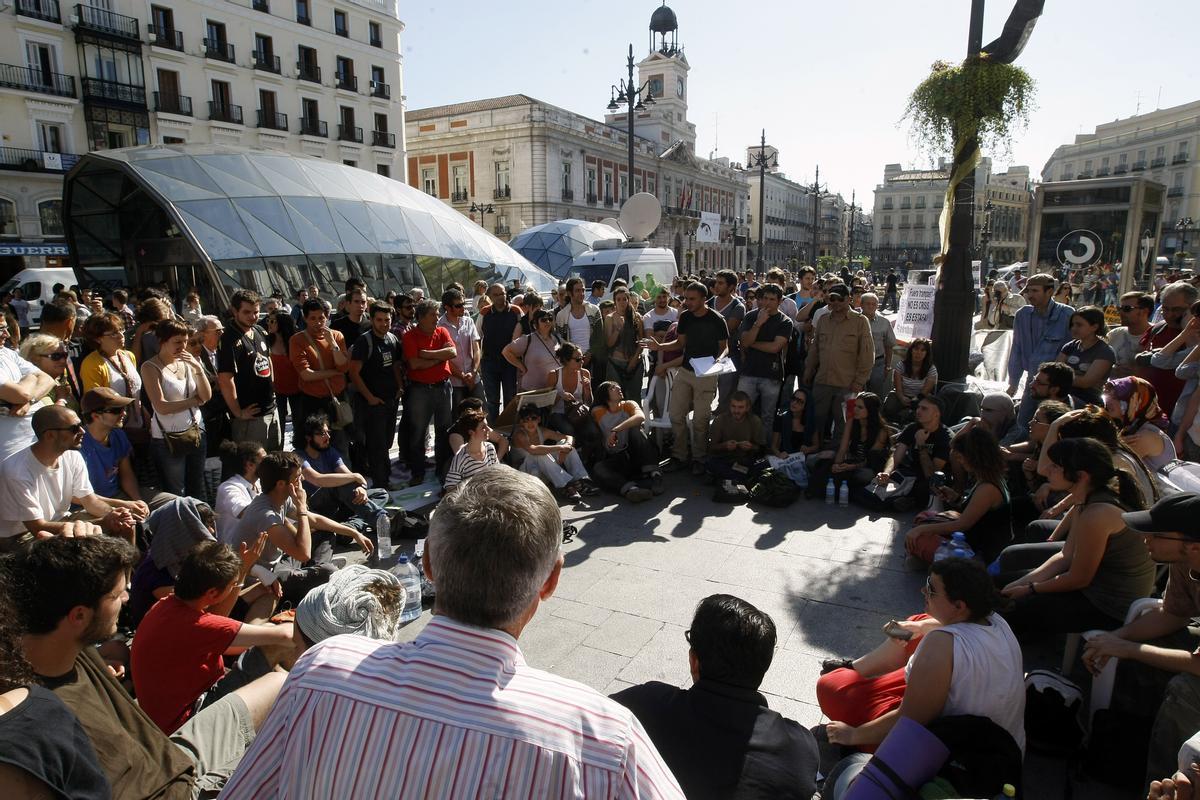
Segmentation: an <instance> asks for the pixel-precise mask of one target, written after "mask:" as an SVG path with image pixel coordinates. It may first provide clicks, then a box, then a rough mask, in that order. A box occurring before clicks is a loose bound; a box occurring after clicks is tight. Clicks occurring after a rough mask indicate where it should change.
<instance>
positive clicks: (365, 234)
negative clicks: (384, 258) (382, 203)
mask: <svg viewBox="0 0 1200 800" xmlns="http://www.w3.org/2000/svg"><path fill="white" fill-rule="evenodd" d="M328 205H329V211H330V213H331V214H332V215H333V224H334V225H335V226H336V227H337V232H338V236H339V237H340V238H341V240H342V247H343V248H344V249H345V252H347V253H378V252H379V242H377V241H375V230H374V228H373V226H372V225H371V220H370V217H368V216H367V206H366V204H365V203H362V202H359V201H357V200H330V201H328Z"/></svg>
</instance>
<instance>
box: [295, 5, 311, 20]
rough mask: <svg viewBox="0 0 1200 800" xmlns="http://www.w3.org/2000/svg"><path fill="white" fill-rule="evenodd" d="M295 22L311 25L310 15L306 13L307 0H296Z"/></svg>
mask: <svg viewBox="0 0 1200 800" xmlns="http://www.w3.org/2000/svg"><path fill="white" fill-rule="evenodd" d="M296 22H299V23H300V24H301V25H312V16H311V15H310V14H309V13H308V0H296Z"/></svg>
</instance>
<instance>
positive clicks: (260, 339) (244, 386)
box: [217, 323, 275, 417]
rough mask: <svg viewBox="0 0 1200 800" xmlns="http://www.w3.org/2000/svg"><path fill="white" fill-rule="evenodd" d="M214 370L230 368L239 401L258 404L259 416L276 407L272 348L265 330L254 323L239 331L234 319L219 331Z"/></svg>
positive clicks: (227, 369)
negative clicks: (272, 378) (219, 341)
mask: <svg viewBox="0 0 1200 800" xmlns="http://www.w3.org/2000/svg"><path fill="white" fill-rule="evenodd" d="M217 372H218V373H221V372H232V373H233V386H234V388H235V389H237V400H238V405H239V406H241V407H242V408H245V407H246V406H252V405H257V406H258V416H260V417H261V416H263V415H264V414H266V413H268V412H270V411H271V410H272V409H274V408H275V387H274V385H273V384H272V383H271V348H270V347H269V346H268V345H267V334H266V333H264V332H263V329H262V328H260V327H258V326H257V325H255V326H254V327H252V328H251V329H250V330H248V331H244V332H243V331H242V330H241V329H240V328H238V326H237V324H236V323H234V324H232V325H230V326H229V327H228V328H226V329H225V332H224V333H223V334H221V344H220V345H219V346H218V347H217Z"/></svg>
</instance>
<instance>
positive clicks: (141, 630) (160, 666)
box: [130, 594, 242, 733]
mask: <svg viewBox="0 0 1200 800" xmlns="http://www.w3.org/2000/svg"><path fill="white" fill-rule="evenodd" d="M241 628H242V623H240V622H238V621H237V620H235V619H230V618H229V617H222V616H220V615H218V614H209V613H208V612H207V611H197V610H195V609H194V608H191V607H190V606H188V605H187V604H186V603H184V602H183V601H181V600H178V599H176V597H175V595H173V594H172V595H168V596H166V597H164V598H163V599H162V600H159V601H158V602H157V603H155V604H154V607H153V608H151V609H150V611H149V612H147V614H146V616H145V617H144V618H143V619H142V624H141V625H139V626H138V629H137V634H136V635H135V636H134V637H133V650H132V653H131V662H130V669H131V671H132V672H133V687H134V689H136V690H137V700H138V705H140V706H141V707H142V710H143V711H145V712H146V714H147V715H149V717H150V719H152V720H154V723H155V724H156V725H158V727H160V728H162V729H163V732H164V733H174V732H175V731H176V730H178V728H179V726H180V725H182V724H183V723H185V722H187V721H188V718H189V717H191V716H192V707H193V705H194V704H195V702H196V698H197V697H199V696H200V695H201V694H203V693H204V692H207V691H208V690H209V689H211V688H212V686H213V684H215V683H216V682H217V681H219V680H220V679H221V678H222V677H224V675H225V666H224V665H223V664H222V663H221V655H222V654H223V653H224V652H225V651H226V650H228V649H229V647H230V645H232V644H233V638H234V637H235V636H237V633H238V631H239V630H241Z"/></svg>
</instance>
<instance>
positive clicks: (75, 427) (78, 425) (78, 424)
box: [46, 422, 83, 433]
mask: <svg viewBox="0 0 1200 800" xmlns="http://www.w3.org/2000/svg"><path fill="white" fill-rule="evenodd" d="M46 430H47V431H71V432H72V433H80V432H82V431H83V423H82V422H76V423H75V424H74V425H66V426H64V427H62V428H46Z"/></svg>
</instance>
